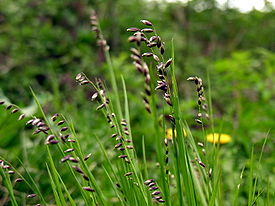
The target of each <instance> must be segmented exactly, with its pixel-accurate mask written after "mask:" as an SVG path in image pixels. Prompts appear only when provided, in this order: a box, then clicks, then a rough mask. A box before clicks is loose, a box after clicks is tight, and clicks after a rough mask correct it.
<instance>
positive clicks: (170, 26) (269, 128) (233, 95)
mask: <svg viewBox="0 0 275 206" xmlns="http://www.w3.org/2000/svg"><path fill="white" fill-rule="evenodd" d="M265 3H266V4H265V8H264V11H258V10H252V11H250V12H246V13H243V12H240V11H239V10H237V9H234V8H230V7H227V6H226V5H225V6H224V7H221V6H219V5H218V4H217V2H216V1H214V0H193V1H189V2H187V3H180V2H170V3H167V2H165V1H145V0H130V1H129V0H91V1H88V0H78V1H73V0H66V1H65V0H60V1H56V0H41V1H36V0H16V1H10V0H1V1H0V99H6V100H8V101H10V102H11V103H14V104H17V105H19V106H21V107H22V108H24V109H25V111H26V112H27V113H28V114H33V115H34V114H36V112H37V108H36V106H35V104H34V100H33V97H32V95H31V92H30V89H29V87H32V88H33V89H34V91H35V92H36V94H37V95H38V97H39V99H40V101H41V103H42V105H43V107H44V109H45V112H46V113H47V114H48V115H52V114H54V113H56V112H60V113H63V114H64V115H65V116H67V117H68V118H70V119H71V120H72V121H73V122H74V123H75V126H76V129H77V132H78V133H79V138H80V139H81V141H82V147H83V149H84V151H86V152H92V153H93V155H94V159H96V161H92V163H91V168H92V169H95V170H94V172H95V173H98V174H101V173H102V169H100V166H101V165H100V164H101V163H100V160H101V159H102V154H100V153H99V152H96V151H97V148H98V145H97V144H95V140H94V137H93V134H96V135H98V136H99V137H100V138H101V139H102V141H103V142H107V141H108V135H109V132H110V131H109V130H108V129H107V126H106V123H105V121H104V118H103V117H102V116H101V115H99V114H98V113H96V112H95V108H96V105H95V104H92V103H91V102H90V98H91V95H92V91H91V89H88V88H83V87H78V86H77V84H76V83H75V80H74V77H75V76H76V74H77V73H79V72H85V73H86V74H87V76H89V77H91V78H94V77H101V78H103V79H104V80H105V81H106V84H107V86H108V85H109V86H110V81H109V74H108V72H107V71H106V64H105V59H104V56H103V54H102V51H101V50H100V49H98V47H97V46H96V39H95V35H94V34H93V33H92V32H91V27H90V22H89V16H90V14H91V11H92V9H95V10H96V12H97V14H98V17H99V20H100V23H101V28H102V31H103V33H104V36H105V38H106V39H107V41H108V43H109V45H110V51H111V55H112V60H113V63H114V66H115V71H116V75H117V77H118V79H120V75H121V74H122V75H123V76H124V78H125V81H126V85H127V89H128V95H129V103H130V113H131V121H132V122H131V124H132V127H133V128H132V131H133V135H134V141H135V142H136V145H137V148H140V147H141V141H139V140H140V139H141V137H142V136H145V139H146V148H147V149H148V151H149V154H150V151H151V153H152V155H151V157H152V159H154V142H153V139H152V138H150V134H148V133H147V131H148V130H150V128H152V124H153V123H151V122H150V120H149V115H148V114H147V113H146V111H145V109H144V105H143V104H142V101H141V96H140V91H141V90H142V88H143V79H142V78H141V77H140V76H139V75H137V72H136V71H135V69H134V66H133V65H132V64H131V59H130V57H129V56H130V52H129V48H130V46H131V45H130V44H129V43H128V41H127V38H128V36H129V33H127V32H126V29H127V28H128V27H131V26H142V25H141V24H140V22H139V20H140V19H148V20H150V21H151V22H153V23H154V25H155V27H156V29H157V30H158V33H159V34H160V36H161V37H162V40H163V41H165V42H166V50H167V52H166V55H167V57H169V56H170V55H169V54H170V53H171V39H173V40H174V43H175V56H176V58H175V63H176V67H177V71H176V72H177V80H178V83H179V89H180V95H181V99H182V102H181V107H182V111H184V118H185V119H186V120H187V122H188V124H189V126H190V127H191V130H192V132H194V135H195V137H196V138H197V139H200V138H202V134H201V132H200V130H199V129H198V128H197V127H196V126H195V123H194V116H195V114H196V111H197V107H196V94H195V92H194V91H195V89H194V87H193V85H192V84H190V83H189V82H187V81H186V79H187V78H188V77H189V76H193V75H197V76H200V77H201V78H202V79H203V80H204V84H205V89H206V93H207V92H208V89H209V83H210V84H211V93H212V103H213V109H214V122H215V126H216V130H217V132H218V131H222V132H223V133H227V134H230V135H231V136H232V138H233V142H232V143H230V144H228V145H224V146H223V147H222V154H223V156H222V158H223V161H224V163H223V164H224V165H223V167H224V174H223V175H224V177H227V178H228V179H225V180H224V181H225V183H226V184H225V186H224V187H225V188H224V190H225V191H233V190H234V188H233V182H232V178H233V179H236V178H237V177H238V175H239V174H240V171H241V169H242V168H243V166H244V165H245V164H246V160H247V159H248V158H249V156H250V151H251V147H252V145H253V144H254V145H255V153H256V154H259V152H260V150H261V146H262V144H263V141H264V138H265V137H266V135H267V134H268V133H269V138H268V142H267V145H266V148H265V151H264V154H263V160H262V164H261V165H262V166H261V167H258V170H259V171H260V174H261V175H263V176H268V175H269V178H270V181H271V182H272V181H273V182H275V175H274V174H275V166H274V158H275V152H274V151H275V146H274V145H275V144H274V143H275V142H274V128H275V86H274V85H275V53H274V51H275V12H274V9H273V6H272V4H270V3H268V1H265ZM207 74H209V80H210V82H209V81H208V78H207ZM119 87H120V88H122V86H121V83H120V82H119ZM110 94H111V92H110ZM36 115H38V116H39V114H36ZM16 118H17V117H16V116H11V115H9V114H8V112H7V111H5V109H2V108H1V109H0V155H1V156H4V157H5V158H7V159H8V160H9V161H11V162H13V163H14V164H15V166H17V167H18V168H19V169H20V168H21V170H22V171H23V169H22V166H21V164H20V163H19V162H18V160H17V159H18V158H20V159H21V160H22V162H23V164H24V165H25V166H26V167H27V168H29V169H30V171H31V173H32V174H33V175H34V176H35V179H36V180H37V182H39V183H40V185H41V187H42V188H43V190H44V191H45V194H49V197H48V198H49V199H50V197H51V195H50V193H51V191H50V189H49V187H47V185H48V184H49V181H48V180H47V179H45V175H47V174H46V170H45V167H46V166H45V164H44V158H45V155H44V154H45V148H44V147H43V143H44V138H45V137H44V136H43V135H41V136H39V135H38V136H32V135H31V133H32V130H31V129H30V128H25V126H24V123H20V122H17V121H16ZM105 145H106V147H108V143H106V144H105ZM137 150H138V153H140V151H139V149H137ZM110 152H111V151H110ZM148 156H149V157H150V155H148ZM152 168H154V164H153V163H152ZM63 175H64V176H65V178H64V179H66V175H68V174H67V172H66V171H64V174H63ZM231 177H232V178H231ZM106 181H107V180H106ZM68 184H69V185H70V182H68ZM71 184H73V183H71ZM100 184H102V185H105V184H109V183H106V182H100ZM71 187H72V188H74V187H73V185H71ZM271 187H272V189H273V191H275V186H274V184H273V185H271ZM0 194H1V188H0ZM0 196H1V195H0ZM75 196H76V197H77V192H76V194H75ZM0 198H1V197H0ZM229 198H231V197H230V196H229V195H228V196H226V197H225V199H229ZM244 198H246V197H245V196H244Z"/></svg>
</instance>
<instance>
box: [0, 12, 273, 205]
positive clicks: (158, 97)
mask: <svg viewBox="0 0 275 206" xmlns="http://www.w3.org/2000/svg"><path fill="white" fill-rule="evenodd" d="M91 23H92V28H93V30H94V31H96V33H97V36H98V44H99V45H100V46H101V47H102V49H103V50H104V54H105V56H106V60H107V65H108V67H107V68H108V74H109V75H110V80H111V87H110V88H108V89H107V86H106V85H105V82H103V81H102V80H100V79H96V80H95V81H92V80H90V79H89V78H88V77H87V76H86V75H85V74H84V73H80V74H78V75H77V76H76V81H77V82H78V84H79V85H83V86H85V87H88V89H89V90H92V91H94V95H93V99H94V104H95V105H96V106H93V107H96V110H98V111H97V113H101V114H102V116H103V117H104V118H105V119H106V120H105V122H104V123H103V125H104V127H105V130H107V129H109V131H108V132H107V133H109V136H111V137H104V136H102V137H101V136H98V135H96V134H93V135H92V137H93V139H90V141H93V144H95V145H97V148H96V147H93V148H94V150H93V151H91V152H92V153H98V154H99V155H98V157H100V158H98V159H96V158H94V157H93V155H92V156H91V157H90V155H88V156H87V155H85V152H84V150H83V149H82V147H85V143H86V142H82V139H81V138H78V136H79V135H80V134H81V131H79V130H77V129H76V128H78V127H79V125H78V124H77V122H75V121H73V120H72V121H71V120H68V119H67V118H66V117H65V116H63V115H62V114H58V115H57V114H55V115H53V116H51V118H49V116H48V115H47V114H46V113H45V110H44V109H43V107H42V105H41V103H40V101H39V98H38V97H37V95H36V93H38V92H39V91H34V90H33V89H31V92H32V95H33V97H34V99H35V101H36V104H37V107H38V109H39V113H40V114H37V115H39V116H40V118H37V117H35V116H30V117H28V120H29V121H28V122H27V125H32V128H33V129H34V134H35V133H37V134H38V135H40V136H41V137H42V138H43V142H45V145H44V148H45V151H46V152H45V153H41V154H42V155H45V156H43V159H44V161H43V164H44V165H45V167H44V168H46V171H45V173H44V174H46V176H44V177H43V179H44V180H45V181H46V182H47V183H48V185H50V188H51V192H50V194H47V196H44V193H43V192H42V191H41V189H40V187H39V182H36V181H35V178H34V177H32V175H35V174H31V173H30V172H29V171H28V168H26V172H24V175H25V176H26V177H24V176H23V175H21V174H20V173H19V172H18V171H17V170H15V169H13V168H12V170H11V169H10V168H11V164H10V163H8V162H7V161H6V160H4V158H3V157H1V167H0V173H1V177H2V182H3V186H4V187H5V188H6V193H7V194H8V199H7V200H6V201H5V204H7V205H12V206H14V205H23V200H22V198H20V196H19V195H16V194H17V192H18V189H17V187H16V186H17V185H18V184H26V187H28V191H29V192H28V193H26V194H25V193H24V194H25V196H26V197H27V198H26V199H27V203H26V205H27V204H36V205H51V204H54V205H58V206H59V205H60V206H63V205H64V206H65V205H156V204H164V205H168V206H169V205H190V206H195V205H203V206H207V205H210V206H214V205H242V204H245V205H249V206H252V205H256V204H259V205H272V203H271V202H272V200H271V199H274V192H272V191H271V189H270V180H267V179H266V178H265V177H264V176H262V175H261V174H259V173H257V172H256V166H259V165H260V164H261V159H262V155H263V153H264V150H265V146H266V144H267V142H268V135H266V138H265V141H264V144H263V146H262V149H261V154H260V156H259V160H258V161H257V159H256V158H255V155H254V150H253V149H252V150H251V158H250V160H249V161H248V162H247V164H245V163H243V166H242V168H243V169H242V170H241V171H239V176H240V178H238V180H237V181H233V184H234V185H233V188H236V190H235V191H230V192H231V193H232V194H228V191H226V190H224V185H223V184H224V183H223V179H222V178H226V176H224V175H223V172H224V171H223V161H222V157H221V156H222V152H223V151H222V149H223V148H222V146H223V145H221V144H220V143H217V144H211V143H208V142H207V141H206V125H208V126H209V127H210V128H211V130H212V133H214V132H215V131H216V132H219V133H221V129H220V128H219V127H216V125H215V122H214V121H213V118H214V114H213V113H214V112H215V111H213V110H214V109H213V107H212V100H211V87H210V75H208V79H207V80H208V83H209V85H208V93H207V92H204V87H203V86H204V85H203V83H202V80H201V79H200V78H198V77H191V80H192V81H194V82H195V85H196V89H197V90H196V91H195V90H194V93H197V95H198V105H197V108H198V109H197V113H198V114H197V116H198V117H194V119H195V121H194V122H195V123H196V124H198V127H199V128H200V133H201V136H202V138H201V139H200V140H199V139H198V138H196V137H195V135H197V134H193V133H192V128H190V127H189V125H188V124H187V121H186V119H185V111H183V110H182V108H181V101H182V100H181V99H180V97H179V96H180V95H179V93H180V91H179V88H178V82H177V77H176V69H177V68H176V67H175V63H174V62H175V59H176V58H179V57H177V56H176V54H175V53H174V42H173V41H172V42H171V44H170V47H171V51H172V53H171V54H170V57H168V58H166V56H169V54H166V53H165V49H164V45H165V43H164V42H162V40H161V38H160V37H159V36H158V34H157V32H156V29H155V27H154V26H153V25H152V23H151V22H149V21H144V20H142V23H143V24H145V27H148V28H147V29H145V30H140V29H136V28H130V29H129V31H130V32H133V33H134V34H131V36H130V37H129V41H130V42H132V43H133V44H134V45H135V46H134V47H133V48H132V49H131V52H132V55H131V58H132V60H133V61H134V65H135V67H136V69H137V70H138V71H139V73H140V76H142V78H144V88H142V87H140V88H138V89H139V90H144V92H143V94H142V97H143V100H144V107H145V109H144V110H146V111H148V114H147V115H148V116H149V117H148V120H147V121H148V124H149V122H152V128H151V131H147V133H145V134H144V136H142V138H140V139H139V140H137V139H134V138H133V131H134V130H133V128H131V123H132V118H131V112H132V110H131V109H130V104H131V102H128V99H129V91H127V84H126V82H125V79H124V77H125V76H126V75H127V74H124V75H121V76H119V77H117V75H116V73H117V72H118V71H117V68H115V67H114V65H113V63H112V59H111V56H110V53H109V48H108V45H107V44H106V42H105V40H104V37H103V35H102V33H101V30H100V27H99V22H98V20H97V17H96V15H95V14H93V15H92V17H91ZM143 26H144V25H143ZM152 36H153V37H152ZM149 39H150V40H149ZM145 42H147V43H145ZM118 82H121V84H118ZM120 87H121V88H122V89H121V90H119V88H120ZM55 88H56V91H58V89H57V86H56V85H55ZM57 93H59V92H57ZM206 94H208V95H207V96H206V97H205V95H206ZM59 95H60V94H58V96H59ZM122 97H123V98H122ZM2 104H3V105H5V106H6V109H7V112H8V113H10V114H9V115H10V116H12V117H14V116H15V115H19V114H18V113H19V112H22V110H21V109H20V108H19V107H17V106H15V105H11V104H7V103H5V102H2ZM207 104H208V107H206V106H207ZM9 107H11V108H9ZM14 108H16V110H14ZM17 110H18V111H17ZM10 111H11V112H10ZM167 111H168V115H167ZM87 112H88V111H87ZM208 114H210V115H208ZM79 115H80V116H81V115H83V116H84V115H85V114H81V113H79ZM208 116H210V119H208ZM18 121H26V120H18ZM84 123H85V122H84ZM167 128H172V139H168V138H165V132H166V129H167ZM89 132H91V133H92V132H93V131H92V129H89ZM43 133H44V134H43ZM185 133H186V135H185ZM86 134H87V133H86ZM110 134H111V135H110ZM148 135H150V136H151V138H152V139H153V145H152V147H153V151H154V152H155V153H156V155H152V154H153V153H154V152H152V151H147V146H148V145H147V144H146V137H147V136H148ZM219 138H222V136H220V137H219ZM218 142H221V141H220V139H219V141H218ZM136 145H141V148H142V149H141V152H140V151H138V150H137V148H138V147H136ZM85 151H86V150H85ZM140 153H141V155H140ZM149 155H152V157H149ZM89 157H90V158H89ZM91 159H92V160H91ZM93 164H96V166H92V165H93ZM22 165H24V163H22ZM153 165H157V166H153ZM99 167H100V168H99ZM64 170H65V171H67V173H66V174H67V176H63V175H64V173H63V171H64ZM100 170H101V171H102V172H99V171H100ZM11 171H12V172H11ZM13 173H15V174H13ZM15 175H16V176H20V177H21V178H22V179H24V181H23V182H16V184H14V183H13V181H14V178H15V177H13V176H15ZM259 181H261V183H263V184H259ZM244 182H245V184H247V185H248V186H247V187H246V186H244ZM228 195H232V196H233V198H231V199H232V201H231V200H227V202H224V200H223V199H224V197H226V196H228ZM49 197H51V198H49ZM227 199H228V198H227ZM259 200H260V201H259ZM263 202H264V203H263ZM24 204H25V203H24Z"/></svg>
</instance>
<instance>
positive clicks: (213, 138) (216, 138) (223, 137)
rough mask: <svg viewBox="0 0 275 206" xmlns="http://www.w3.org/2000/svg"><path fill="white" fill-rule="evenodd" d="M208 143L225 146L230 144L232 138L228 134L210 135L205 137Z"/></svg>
mask: <svg viewBox="0 0 275 206" xmlns="http://www.w3.org/2000/svg"><path fill="white" fill-rule="evenodd" d="M206 139H207V141H208V142H211V143H218V142H219V143H220V144H226V143H228V142H231V140H232V137H231V136H230V135H228V134H219V133H211V134H208V135H207V136H206Z"/></svg>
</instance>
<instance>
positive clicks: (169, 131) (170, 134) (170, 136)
mask: <svg viewBox="0 0 275 206" xmlns="http://www.w3.org/2000/svg"><path fill="white" fill-rule="evenodd" d="M165 135H166V139H169V140H172V139H173V130H172V128H167V129H166V131H165ZM183 135H184V136H185V137H186V136H187V134H186V131H185V129H183ZM175 137H177V131H176V130H175Z"/></svg>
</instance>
